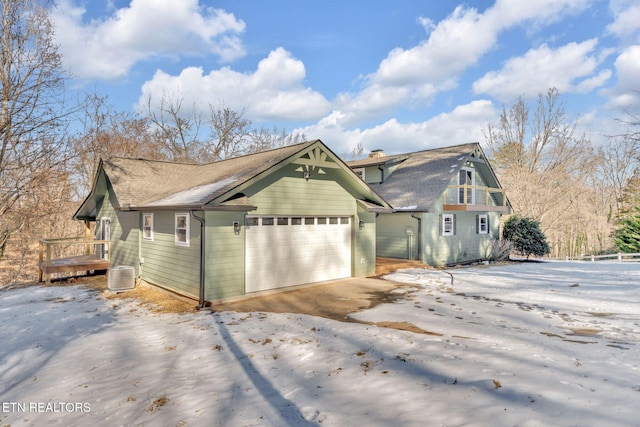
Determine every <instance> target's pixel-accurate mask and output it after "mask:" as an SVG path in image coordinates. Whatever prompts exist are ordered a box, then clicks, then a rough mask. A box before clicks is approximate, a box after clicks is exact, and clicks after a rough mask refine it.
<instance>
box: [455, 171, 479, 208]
mask: <svg viewBox="0 0 640 427" xmlns="http://www.w3.org/2000/svg"><path fill="white" fill-rule="evenodd" d="M463 171H464V172H465V176H466V172H471V186H472V187H475V185H476V173H475V170H474V169H473V168H468V167H466V166H463V167H461V168H460V172H463ZM460 172H458V185H464V184H465V183H463V182H461V180H460ZM467 185H468V184H467ZM468 190H469V191H471V201H470V202H468V201H467V194H466V192H464V191H465V189H464V188H460V189H458V204H459V205H475V204H476V189H475V188H470V189H468ZM462 192H464V193H463V195H464V200H463V202H462V203H460V194H461V193H462Z"/></svg>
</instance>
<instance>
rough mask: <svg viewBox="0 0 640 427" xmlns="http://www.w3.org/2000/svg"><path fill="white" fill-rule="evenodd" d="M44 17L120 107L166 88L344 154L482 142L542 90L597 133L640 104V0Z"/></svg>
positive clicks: (205, 0)
mask: <svg viewBox="0 0 640 427" xmlns="http://www.w3.org/2000/svg"><path fill="white" fill-rule="evenodd" d="M52 18H53V22H54V25H55V27H56V39H57V42H58V43H59V44H60V49H61V52H62V53H63V55H64V61H65V66H66V67H67V68H68V69H69V70H70V71H71V72H72V73H73V74H74V76H75V81H74V86H75V87H79V88H81V89H86V90H89V91H92V90H94V88H95V90H97V91H98V92H99V93H101V94H103V95H108V96H109V99H110V101H111V102H112V103H113V104H115V105H116V106H117V107H118V108H119V109H121V110H124V111H135V110H136V109H138V108H140V106H141V105H143V104H145V103H146V102H147V100H148V99H149V98H150V99H151V101H152V105H153V104H155V103H158V102H159V101H160V99H161V98H162V96H163V94H172V95H173V96H178V97H180V98H181V99H182V100H183V105H185V106H190V105H193V104H194V103H195V104H199V105H201V106H202V107H205V108H208V107H207V106H208V105H214V106H221V105H225V106H228V107H231V108H234V109H236V110H242V109H245V110H246V113H245V114H246V117H247V118H248V119H250V120H251V121H252V122H253V123H254V125H256V126H259V127H260V126H265V127H269V128H271V127H274V126H276V127H278V128H285V129H286V130H287V131H288V132H295V131H298V132H304V133H305V134H306V136H307V137H308V138H310V139H315V138H320V139H322V140H323V141H324V142H325V143H326V144H327V145H329V146H330V147H331V148H332V149H333V150H334V151H335V152H336V153H338V154H345V153H348V152H349V151H350V150H351V149H352V148H353V147H354V146H355V145H356V144H357V143H360V144H362V145H363V146H364V147H365V150H367V151H368V150H372V149H384V150H385V151H387V152H388V153H397V152H405V151H413V150H420V149H427V148H433V147H440V146H447V145H454V144H460V143H466V142H472V141H480V142H483V136H482V128H483V127H484V126H486V124H487V123H489V122H495V120H496V118H497V116H498V114H499V113H500V111H501V109H502V107H503V106H504V105H507V106H508V105H510V104H511V103H513V102H514V100H515V99H516V98H517V97H518V96H520V95H522V96H525V97H526V98H527V99H530V100H531V101H532V102H534V101H535V98H536V96H537V94H538V93H540V92H546V91H547V89H548V88H549V87H556V88H558V90H559V91H560V93H561V99H562V101H563V102H564V104H565V108H566V110H567V114H568V119H570V120H572V121H573V120H576V121H577V122H578V125H579V128H578V129H579V131H580V132H586V133H587V134H589V135H590V136H591V138H592V140H594V141H596V142H598V143H602V142H603V141H604V140H605V138H604V135H611V134H619V133H621V132H623V131H624V130H623V129H621V125H620V123H619V122H618V121H616V120H615V119H616V118H622V117H624V111H625V110H626V111H630V112H633V113H635V114H637V113H638V112H640V25H638V22H640V1H639V0H527V1H521V0H497V1H488V0H484V1H467V2H464V3H458V2H456V1H421V0H416V1H410V0H396V1H381V0H377V1H376V0H374V1H368V2H366V3H362V2H355V1H344V0H341V1H333V0H327V1H323V2H313V1H293V0H290V1H284V0H274V1H263V0H243V1H234V0H224V1H212V0H199V1H198V0H132V1H124V0H91V1H90V0H60V1H59V4H58V6H57V7H56V8H55V9H54V10H53V11H52Z"/></svg>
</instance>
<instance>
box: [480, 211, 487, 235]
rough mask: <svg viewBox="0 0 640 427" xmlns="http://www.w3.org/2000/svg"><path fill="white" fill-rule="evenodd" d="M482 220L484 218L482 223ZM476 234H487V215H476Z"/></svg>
mask: <svg viewBox="0 0 640 427" xmlns="http://www.w3.org/2000/svg"><path fill="white" fill-rule="evenodd" d="M482 220H484V224H483V223H482ZM483 226H484V230H483ZM478 234H489V215H487V214H481V215H478Z"/></svg>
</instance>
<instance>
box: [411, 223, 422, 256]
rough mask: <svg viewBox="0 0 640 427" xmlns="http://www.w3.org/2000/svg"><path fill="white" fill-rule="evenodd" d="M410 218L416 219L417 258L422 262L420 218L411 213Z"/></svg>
mask: <svg viewBox="0 0 640 427" xmlns="http://www.w3.org/2000/svg"><path fill="white" fill-rule="evenodd" d="M411 218H413V219H416V220H418V259H419V260H420V261H421V262H422V218H420V217H419V216H415V214H413V213H411Z"/></svg>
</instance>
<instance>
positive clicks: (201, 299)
mask: <svg viewBox="0 0 640 427" xmlns="http://www.w3.org/2000/svg"><path fill="white" fill-rule="evenodd" d="M189 213H190V214H191V216H192V217H193V218H194V219H195V220H196V221H198V222H199V223H200V295H199V304H198V305H197V306H196V310H200V309H201V308H203V307H204V266H205V256H204V236H205V227H204V218H202V217H199V216H198V215H196V214H195V213H194V211H190V212H189Z"/></svg>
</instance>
